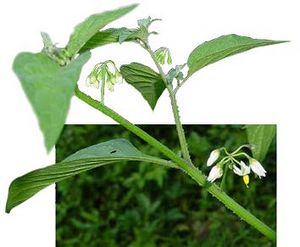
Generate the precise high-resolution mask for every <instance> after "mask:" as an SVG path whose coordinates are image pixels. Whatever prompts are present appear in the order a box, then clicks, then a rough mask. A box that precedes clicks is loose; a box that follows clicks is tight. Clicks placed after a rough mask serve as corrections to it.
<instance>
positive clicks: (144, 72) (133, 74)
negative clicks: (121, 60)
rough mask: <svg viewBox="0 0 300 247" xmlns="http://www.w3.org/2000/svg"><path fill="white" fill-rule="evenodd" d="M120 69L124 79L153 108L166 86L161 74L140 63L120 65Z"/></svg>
mask: <svg viewBox="0 0 300 247" xmlns="http://www.w3.org/2000/svg"><path fill="white" fill-rule="evenodd" d="M120 71H121V74H122V76H123V78H124V79H125V81H126V82H127V83H129V84H130V85H132V86H133V87H135V88H136V89H137V90H138V91H139V92H140V93H141V94H142V96H143V97H144V99H145V100H146V101H147V102H148V104H149V105H150V107H151V108H152V110H153V109H154V108H155V106H156V103H157V101H158V99H159V97H160V96H161V94H162V93H163V91H164V90H165V88H166V86H165V83H164V81H163V79H162V77H161V75H160V74H158V73H156V72H155V71H154V70H153V69H151V68H149V67H148V66H146V65H143V64H140V63H131V64H127V65H122V66H121V68H120Z"/></svg>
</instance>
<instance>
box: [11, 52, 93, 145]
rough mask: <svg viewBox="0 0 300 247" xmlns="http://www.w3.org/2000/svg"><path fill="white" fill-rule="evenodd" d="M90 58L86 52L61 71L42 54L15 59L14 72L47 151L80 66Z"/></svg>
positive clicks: (25, 54)
mask: <svg viewBox="0 0 300 247" xmlns="http://www.w3.org/2000/svg"><path fill="white" fill-rule="evenodd" d="M89 58H90V53H89V52H86V53H83V54H81V55H80V56H78V57H77V58H76V59H75V60H73V61H72V62H70V63H69V64H68V65H66V66H64V67H61V66H59V65H58V64H57V63H56V62H55V61H53V60H51V58H49V57H48V56H47V55H46V54H44V53H36V54H34V53H29V52H23V53H20V54H19V55H17V57H16V58H15V61H14V64H13V69H14V71H15V73H16V74H17V76H18V78H19V80H20V81H21V84H22V87H23V90H24V91H25V93H26V96H27V98H28V100H29V101H30V103H31V105H32V107H33V110H34V112H35V114H36V116H37V118H38V121H39V125H40V128H41V130H42V132H43V134H44V140H45V145H46V148H47V150H48V151H50V150H51V149H52V147H53V146H54V145H55V143H56V141H57V139H58V137H59V135H60V132H61V130H62V128H63V125H64V123H65V119H66V116H67V113H68V109H69V105H70V100H71V97H72V96H73V92H74V90H75V87H76V84H77V81H78V79H79V76H80V72H81V69H82V66H83V65H84V64H85V63H86V62H87V61H88V60H89Z"/></svg>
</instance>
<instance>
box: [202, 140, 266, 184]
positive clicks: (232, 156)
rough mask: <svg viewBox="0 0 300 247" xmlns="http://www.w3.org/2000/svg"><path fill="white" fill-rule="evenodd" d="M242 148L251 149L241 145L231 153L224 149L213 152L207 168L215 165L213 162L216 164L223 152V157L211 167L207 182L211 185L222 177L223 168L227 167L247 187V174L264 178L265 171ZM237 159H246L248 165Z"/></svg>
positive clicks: (248, 180)
mask: <svg viewBox="0 0 300 247" xmlns="http://www.w3.org/2000/svg"><path fill="white" fill-rule="evenodd" d="M244 147H248V148H251V146H249V145H242V146H241V147H239V148H238V149H237V150H235V151H234V152H232V153H228V152H227V150H226V148H224V147H223V148H219V149H215V150H213V151H212V152H211V153H210V155H209V158H208V160H207V166H212V165H213V164H215V162H217V160H218V159H219V157H220V155H221V152H222V151H224V153H225V157H224V158H222V159H221V160H220V161H219V162H217V163H216V165H214V166H213V167H212V169H211V170H210V172H209V175H208V178H207V180H208V181H209V182H211V183H212V182H214V181H215V180H216V179H218V178H220V177H222V176H223V169H224V166H228V168H229V169H231V170H233V172H234V173H235V174H236V175H238V176H241V177H243V181H244V183H245V184H246V186H247V187H248V184H249V182H250V178H249V174H250V173H251V171H252V172H253V173H254V174H256V175H257V176H258V177H259V178H261V177H265V176H266V173H267V172H266V170H265V169H264V168H263V166H262V165H261V164H260V162H259V161H257V160H256V159H254V158H252V157H250V156H249V155H248V154H246V153H245V152H242V151H241V150H242V148H244ZM239 157H243V158H244V159H247V160H248V164H249V165H247V164H246V163H245V162H244V161H243V160H238V158H239Z"/></svg>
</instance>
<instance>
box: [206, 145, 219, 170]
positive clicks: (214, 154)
mask: <svg viewBox="0 0 300 247" xmlns="http://www.w3.org/2000/svg"><path fill="white" fill-rule="evenodd" d="M219 156H220V150H219V149H215V150H213V151H212V152H211V153H210V155H209V157H208V160H207V163H206V165H207V166H211V165H212V164H213V163H215V162H216V160H217V159H218V158H219Z"/></svg>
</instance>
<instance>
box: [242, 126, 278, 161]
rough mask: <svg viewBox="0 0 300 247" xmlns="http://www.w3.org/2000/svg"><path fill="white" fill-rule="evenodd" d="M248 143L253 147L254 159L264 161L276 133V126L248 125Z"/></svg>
mask: <svg viewBox="0 0 300 247" xmlns="http://www.w3.org/2000/svg"><path fill="white" fill-rule="evenodd" d="M246 131H247V136H248V141H249V143H250V144H251V145H253V146H254V147H253V150H252V154H253V157H254V158H255V159H257V160H259V161H263V159H264V158H265V156H266V154H267V152H268V149H269V147H270V145H271V142H272V140H273V138H274V136H275V133H276V126H275V125H247V126H246Z"/></svg>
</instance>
